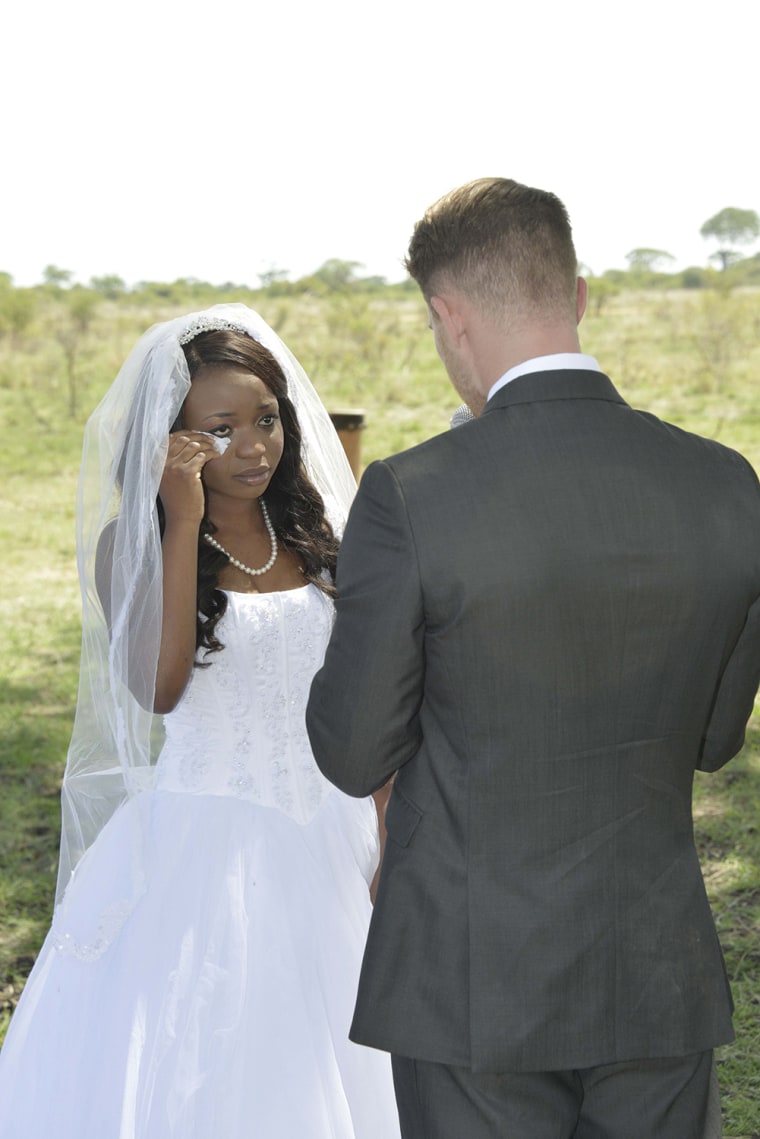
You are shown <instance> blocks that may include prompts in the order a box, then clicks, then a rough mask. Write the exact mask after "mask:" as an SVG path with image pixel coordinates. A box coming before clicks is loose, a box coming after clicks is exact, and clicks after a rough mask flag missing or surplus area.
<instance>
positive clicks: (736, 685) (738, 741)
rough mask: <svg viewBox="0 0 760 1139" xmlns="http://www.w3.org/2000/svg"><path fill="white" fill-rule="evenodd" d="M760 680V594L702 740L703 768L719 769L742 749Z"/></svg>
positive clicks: (742, 632) (723, 678)
mask: <svg viewBox="0 0 760 1139" xmlns="http://www.w3.org/2000/svg"><path fill="white" fill-rule="evenodd" d="M759 683H760V598H758V599H757V600H756V601H755V602H754V604H753V605H752V606H751V607H750V610H749V612H748V614H747V620H746V621H745V623H744V628H743V629H742V631H741V634H740V635H739V639H738V641H737V642H736V644H735V646H734V650H733V652H732V653H731V656H730V657H729V658H728V663H727V664H726V667H725V668H724V670H723V674H722V676H721V678H720V682H719V684H718V688H717V691H716V694H715V700H714V702H713V706H712V710H711V712H710V718H709V720H708V722H707V727H706V729H705V734H704V737H703V740H702V748H701V752H700V758H699V763H698V764H697V767H698V768H699V770H700V771H717V770H718V768H719V767H723V765H724V764H726V763H728V761H729V760H730V759H733V757H734V756H735V755H737V754H738V752H740V751H741V749H742V747H743V746H744V733H745V730H746V727H747V721H748V720H749V718H750V716H751V715H752V708H753V705H754V701H755V694H756V692H757V689H758V684H759Z"/></svg>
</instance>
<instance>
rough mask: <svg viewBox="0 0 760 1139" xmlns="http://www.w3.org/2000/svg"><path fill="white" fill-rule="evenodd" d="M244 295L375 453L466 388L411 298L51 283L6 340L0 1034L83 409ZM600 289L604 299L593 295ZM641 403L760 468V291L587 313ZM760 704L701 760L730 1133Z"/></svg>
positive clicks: (40, 800)
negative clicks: (720, 952) (117, 297)
mask: <svg viewBox="0 0 760 1139" xmlns="http://www.w3.org/2000/svg"><path fill="white" fill-rule="evenodd" d="M219 299H245V300H246V301H247V303H252V304H253V305H254V307H257V308H258V309H259V311H260V312H261V313H262V315H263V316H264V317H265V318H266V319H267V320H268V321H269V322H270V323H272V324H273V325H274V326H275V327H276V328H277V330H278V332H279V333H280V335H282V336H283V338H284V339H285V340H286V341H287V342H288V343H289V345H290V347H291V348H292V349H293V351H294V352H295V353H296V355H297V356H298V357H299V359H300V360H301V362H302V363H303V364H304V366H305V367H306V369H307V371H308V372H309V373H310V375H311V376H312V378H313V380H314V382H315V384H316V385H317V387H318V389H319V391H320V393H321V395H322V397H323V399H324V401H325V403H326V404H327V406H328V408H330V409H331V410H337V409H339V408H341V407H352V408H353V407H360V408H362V409H364V411H365V422H366V427H365V430H364V431H363V432H362V436H361V446H362V460H363V462H364V463H366V462H369V461H370V460H372V459H374V458H378V457H381V456H384V455H387V454H389V453H391V452H393V451H396V450H399V449H401V448H403V447H407V446H409V445H411V444H413V443H415V442H417V441H420V440H422V439H425V438H427V437H428V436H430V435H432V434H435V433H437V432H439V431H442V430H445V429H446V427H447V425H448V418H449V416H450V414H451V412H452V410H453V409H454V407H455V406H456V405H457V403H458V402H459V401H458V400H457V398H456V396H455V395H454V393H453V391H452V390H451V388H450V387H449V385H448V381H447V380H446V377H445V375H444V373H443V371H442V369H441V366H440V364H439V363H438V360H437V357H436V356H435V353H434V350H433V345H432V341H431V338H430V333H429V332H428V330H427V321H426V316H425V312H424V308H423V306H422V304H421V302H420V301H419V300H418V299H417V298H416V297H415V296H413V295H407V296H404V295H403V294H400V295H393V294H392V293H391V292H389V293H388V294H387V295H386V294H384V293H381V294H377V295H365V294H360V293H357V294H352V293H348V294H345V295H335V296H333V297H330V298H322V299H317V298H309V297H302V298H283V299H277V298H273V297H268V296H266V295H261V296H257V297H255V298H249V297H245V298H242V297H241V298H234V297H227V298H220V297H218V296H217V297H213V298H205V299H200V300H199V301H198V302H197V303H189V304H184V305H181V306H177V305H169V304H168V303H166V304H160V305H159V304H156V305H153V306H151V307H149V308H148V307H146V306H144V305H143V306H142V307H140V306H137V305H134V304H131V303H130V302H129V300H128V299H126V300H122V301H120V302H118V303H116V302H108V301H104V300H101V301H100V302H98V305H97V307H96V308H94V309H93V310H92V311H91V312H90V313H88V315H87V319H86V320H82V319H77V318H76V315H75V314H74V315H72V311H71V309H70V307H68V306H67V303H66V299H65V296H64V295H59V296H57V297H56V296H55V295H51V296H49V297H48V298H47V299H46V300H45V302H44V304H41V305H40V306H39V308H38V311H37V313H36V315H35V318H34V320H33V321H32V322H31V323H30V324H29V325H28V326H27V327H26V328H25V329H24V330H23V332H21V333H17V334H15V335H14V334H12V333H10V332H9V333H7V334H6V335H5V336H3V337H2V338H0V407H2V413H3V421H4V426H5V431H4V438H3V446H2V449H1V451H0V456H1V457H0V464H1V468H0V473H1V475H2V487H3V500H4V509H3V511H2V512H0V538H1V539H2V543H3V549H4V551H5V559H6V569H7V570H8V577H9V584H8V585H7V586H6V588H5V589H4V590H3V591H2V592H0V619H1V620H2V629H3V634H4V637H3V639H4V645H5V651H4V652H3V657H2V664H1V665H0V741H1V743H0V746H1V748H2V758H1V760H0V762H1V764H2V767H1V771H2V786H3V795H2V798H1V799H0V1018H2V1022H1V1023H0V1033H1V1032H2V1030H3V1027H4V1025H5V1024H7V1020H8V1017H9V1015H10V1013H11V1011H12V1009H13V1007H14V1005H15V1002H16V1001H17V999H18V995H19V993H20V991H21V988H22V986H23V983H24V980H25V978H26V976H27V974H28V972H29V969H30V967H31V965H32V962H33V959H34V955H35V953H36V951H37V949H38V948H39V945H40V943H41V941H42V938H43V937H44V934H45V932H46V928H47V925H48V921H49V916H50V909H51V904H52V895H53V889H54V881H55V867H56V858H57V839H58V822H59V805H58V793H59V788H60V778H61V774H62V771H63V765H64V761H65V755H66V747H67V742H68V736H69V732H70V728H71V722H72V715H73V709H74V705H75V700H76V686H77V658H78V650H79V630H78V589H77V581H76V570H75V565H74V546H73V517H74V496H75V485H76V475H77V467H78V462H79V451H80V445H81V434H82V428H83V425H84V421H85V419H86V418H87V415H88V414H89V411H90V410H91V409H92V407H93V406H94V405H95V403H96V402H97V400H98V399H99V397H100V395H101V394H102V393H103V391H104V390H105V388H106V387H107V386H108V384H109V382H110V380H111V379H112V378H113V376H114V375H115V373H116V371H117V369H118V366H119V364H120V363H121V361H122V359H123V358H124V356H125V355H126V353H127V351H128V350H129V348H130V347H131V346H132V344H133V343H134V341H135V340H136V339H137V337H138V335H139V334H140V333H141V332H142V331H143V330H144V329H145V328H146V327H147V326H148V325H149V324H151V323H153V321H155V320H158V319H164V318H166V317H169V316H173V315H176V314H177V313H178V312H181V311H188V310H189V309H191V308H196V307H197V308H201V307H204V305H205V304H206V303H213V301H215V300H219ZM592 300H593V296H592ZM582 332H583V343H584V348H585V350H586V351H588V352H591V353H593V354H595V355H597V356H598V358H599V360H600V362H601V363H602V366H603V367H604V368H605V369H606V370H607V371H608V372H609V374H610V375H611V377H612V379H613V380H614V382H615V383H616V385H617V386H618V388H619V390H620V391H621V392H622V394H623V395H624V396H625V397H626V398H627V399H628V400H629V401H630V402H631V403H632V404H633V405H634V406H637V407H643V408H646V409H648V410H651V411H654V412H655V413H657V414H659V415H661V416H662V417H664V418H666V419H669V420H671V421H672V422H675V423H678V424H679V425H681V426H684V427H687V428H689V429H691V430H695V431H698V432H700V433H702V434H705V435H709V436H711V437H714V438H717V439H719V440H721V441H722V442H724V443H727V444H728V445H731V446H735V447H737V448H738V449H739V450H741V451H743V452H744V453H745V454H746V455H747V457H748V458H749V459H750V461H751V462H752V463H753V464H754V465H755V468H756V469H757V470H758V471H760V401H759V400H758V399H757V396H756V384H757V377H758V375H759V374H760V347H758V345H759V344H760V294H758V293H752V292H746V293H741V292H734V293H719V292H715V291H709V292H708V291H705V292H680V293H676V292H673V293H650V294H648V293H643V292H628V293H621V294H620V295H619V296H617V297H615V298H613V299H612V300H610V301H609V302H608V303H606V304H605V305H604V306H602V308H601V311H599V312H595V311H594V306H593V304H592V306H591V311H590V312H589V314H588V316H587V317H586V320H585V321H584V325H583V329H582ZM759 776H760V719H757V718H756V719H755V720H754V721H753V723H752V725H751V728H750V733H749V737H748V743H747V746H746V748H745V750H744V752H743V754H742V755H741V757H739V758H738V759H737V760H736V761H734V762H733V763H732V764H731V765H730V766H729V767H728V768H727V769H726V770H724V771H723V772H721V773H719V774H718V775H716V776H711V777H702V776H698V778H697V786H696V791H695V798H696V818H697V834H698V841H699V845H700V850H701V854H702V858H703V865H704V870H705V878H706V882H707V886H708V891H709V893H710V897H711V900H712V902H713V906H714V910H715V914H716V918H717V921H718V926H719V931H720V936H721V941H722V944H723V947H724V950H725V953H726V959H727V965H728V970H729V975H730V979H731V983H732V987H733V991H734V996H735V1000H736V1006H737V1012H736V1027H737V1036H738V1039H737V1042H736V1043H735V1044H734V1045H732V1046H730V1047H726V1048H723V1049H721V1051H720V1054H719V1065H720V1079H721V1086H722V1092H723V1109H724V1116H725V1133H726V1135H727V1136H757V1135H758V1133H759V1132H760V1070H759V1069H758V1062H757V1057H758V1056H760V983H759V982H760V937H759V935H760V837H759V836H758V818H759V817H760V778H759Z"/></svg>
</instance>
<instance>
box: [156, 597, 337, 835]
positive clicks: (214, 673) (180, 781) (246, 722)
mask: <svg viewBox="0 0 760 1139" xmlns="http://www.w3.org/2000/svg"><path fill="white" fill-rule="evenodd" d="M332 620H333V609H332V603H331V601H330V600H329V598H327V597H326V596H325V595H324V594H323V593H322V592H321V591H320V590H319V589H317V588H316V587H315V586H313V585H308V586H304V587H302V588H301V589H295V590H290V591H287V592H282V593H264V594H255V593H253V594H240V593H230V594H228V606H227V611H226V612H225V614H224V617H223V618H222V620H221V621H220V622H219V625H218V626H217V632H218V636H219V639H220V640H221V641H222V643H223V644H224V646H225V647H224V649H223V650H222V651H221V652H220V653H217V654H215V655H214V656H213V657H212V658H211V661H212V663H211V665H210V667H209V668H206V669H196V670H195V671H194V673H193V676H192V677H191V680H190V683H189V685H188V688H187V691H186V693H185V695H184V696H183V698H182V701H181V702H180V704H179V706H178V707H177V709H176V710H175V711H174V712H172V713H171V714H170V715H169V716H167V717H166V720H165V725H166V737H167V738H166V745H165V747H164V750H163V752H162V753H161V756H160V757H159V762H158V787H159V788H164V789H168V790H182V791H187V792H192V793H196V794H215V795H234V796H236V797H238V798H244V799H247V800H249V801H252V802H255V803H260V804H261V805H263V806H271V807H276V808H277V809H278V810H280V811H282V812H283V813H284V814H286V815H288V816H290V817H291V818H293V819H296V820H297V821H299V822H307V821H308V820H309V819H310V818H312V817H313V815H314V814H315V813H316V811H317V810H318V809H319V807H320V806H321V804H322V802H323V800H324V799H325V797H326V796H327V795H328V794H329V793H330V791H331V787H330V784H329V783H328V782H327V780H325V778H324V776H323V775H322V774H321V772H320V771H319V769H318V767H317V765H316V763H315V762H314V757H313V755H312V752H311V746H310V744H309V739H308V735H307V732H306V722H305V712H306V701H307V699H308V695H309V688H310V685H311V681H312V678H313V676H314V673H315V672H316V671H317V669H318V668H319V667H320V665H321V663H322V659H323V657H324V652H325V647H326V644H327V640H328V638H329V635H330V630H331V628H332Z"/></svg>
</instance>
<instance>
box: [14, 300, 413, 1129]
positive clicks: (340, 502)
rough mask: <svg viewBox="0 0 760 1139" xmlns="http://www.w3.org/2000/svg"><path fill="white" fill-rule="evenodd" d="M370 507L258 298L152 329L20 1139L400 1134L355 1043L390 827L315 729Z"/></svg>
mask: <svg viewBox="0 0 760 1139" xmlns="http://www.w3.org/2000/svg"><path fill="white" fill-rule="evenodd" d="M353 490H354V484H353V479H352V477H351V473H350V469H349V467H348V464H347V461H346V459H345V456H344V455H343V451H342V448H341V446H340V442H339V440H338V439H337V436H336V434H335V432H334V430H333V427H332V424H331V423H330V420H329V416H328V415H327V413H326V412H325V410H324V408H323V407H322V405H321V403H320V401H319V399H318V397H317V395H316V393H315V392H314V390H313V388H312V387H311V385H310V383H309V381H308V380H307V378H306V376H305V375H304V373H303V371H302V370H301V368H300V366H299V365H298V363H297V362H296V360H295V359H294V358H293V356H292V355H291V354H290V353H289V351H288V350H287V348H286V347H285V346H284V344H282V342H281V341H280V340H279V338H278V337H277V336H276V335H275V334H274V333H273V332H272V330H271V329H270V328H268V327H267V325H266V324H265V323H264V322H263V321H262V320H261V318H260V317H258V315H257V314H256V313H254V312H252V311H251V310H250V309H247V308H246V307H244V306H242V305H217V306H215V307H213V308H211V309H209V310H207V311H205V312H202V313H194V314H190V315H189V316H185V317H181V318H179V319H177V320H172V321H169V322H166V323H163V324H159V325H155V326H154V327H153V328H152V329H150V330H149V331H148V332H147V333H146V334H145V336H143V338H142V339H141V340H140V341H139V343H138V344H137V346H136V347H135V349H134V350H133V352H132V353H131V355H130V356H129V358H128V359H127V361H126V363H125V364H124V366H123V368H122V369H121V371H120V373H119V375H118V376H117V378H116V380H115V382H114V384H113V386H112V387H111V389H110V390H109V392H108V393H107V394H106V396H105V398H104V400H103V401H102V403H101V404H100V406H99V407H98V409H97V410H96V411H95V413H94V414H93V416H92V417H91V419H90V421H89V423H88V426H87V431H86V434H85V443H84V455H83V463H82V472H81V477H80V487H79V497H78V528H77V550H78V560H79V571H80V577H81V585H82V599H83V639H82V664H81V674H80V690H79V702H78V707H77V714H76V722H75V727H74V733H73V737H72V742H71V748H70V751H69V758H68V763H67V767H66V774H65V777H64V784H63V836H62V844H61V860H60V871H59V897H58V904H57V906H56V910H55V915H54V918H53V923H52V928H51V930H50V933H49V935H48V937H47V939H46V941H45V944H44V945H43V947H42V950H41V952H40V954H39V957H38V959H37V962H36V965H35V967H34V969H33V971H32V974H31V976H30V978H29V981H28V983H27V986H26V988H25V990H24V993H23V996H22V999H21V1001H20V1003H19V1006H18V1009H17V1011H16V1013H15V1015H14V1018H13V1021H12V1024H11V1027H10V1030H9V1033H8V1037H7V1040H6V1043H5V1046H4V1048H3V1051H2V1054H1V1055H0V1135H2V1136H3V1137H4V1139H37V1137H39V1139H41V1137H42V1136H47V1135H50V1136H53V1135H55V1136H56V1139H117V1137H118V1139H172V1137H174V1139H216V1137H219V1139H221V1137H224V1139H244V1137H245V1139H249V1137H251V1136H261V1137H262V1139H277V1137H282V1139H291V1137H292V1139H296V1137H297V1139H328V1137H329V1139H392V1137H393V1136H397V1135H398V1121H397V1115H396V1108H395V1102H394V1097H393V1090H392V1081H391V1074H390V1065H389V1061H388V1057H387V1056H386V1055H385V1054H384V1053H380V1052H376V1051H374V1050H372V1049H368V1048H363V1047H361V1046H359V1045H356V1044H352V1043H350V1042H349V1041H348V1035H347V1034H348V1028H349V1023H350V1019H351V1014H352V1011H353V1003H354V997H355V992H356V984H357V980H358V973H359V967H360V963H361V955H362V952H363V948H364V942H365V936H366V931H367V926H368V922H369V917H370V912H371V903H370V894H369V886H370V883H371V881H372V878H373V875H374V874H375V871H376V868H377V863H378V856H379V839H378V826H377V812H376V809H375V804H374V803H373V801H372V799H363V800H354V799H350V798H348V797H347V796H345V795H343V794H342V793H341V792H340V791H338V790H336V789H334V788H333V787H331V785H330V784H328V783H327V781H326V780H325V779H324V778H323V776H322V775H321V774H320V772H319V771H318V769H317V767H316V765H315V763H314V760H313V758H312V755H311V750H310V748H309V744H308V739H307V736H306V730H305V725H304V709H305V704H306V699H307V695H308V691H309V685H310V682H311V678H312V676H313V674H314V672H315V671H316V670H317V668H319V666H320V664H321V660H322V655H323V652H324V648H325V645H326V642H327V639H328V636H329V633H330V629H331V626H332V596H333V594H334V571H335V562H336V555H337V547H338V543H337V539H336V533H338V532H339V531H340V528H341V527H342V524H343V522H344V519H345V515H346V512H347V509H348V505H349V503H350V500H351V497H352V494H353ZM157 712H158V713H162V714H163V721H161V720H160V719H159V717H158V716H156V714H155V713H157Z"/></svg>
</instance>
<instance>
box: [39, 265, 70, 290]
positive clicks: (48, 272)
mask: <svg viewBox="0 0 760 1139" xmlns="http://www.w3.org/2000/svg"><path fill="white" fill-rule="evenodd" d="M42 276H43V278H44V280H45V284H46V285H51V286H52V287H53V288H54V289H60V288H62V287H63V286H64V285H70V284H71V278H72V277H73V276H74V274H73V273H72V271H71V269H59V268H58V266H57V265H46V266H45V268H44V269H43V270H42Z"/></svg>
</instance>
